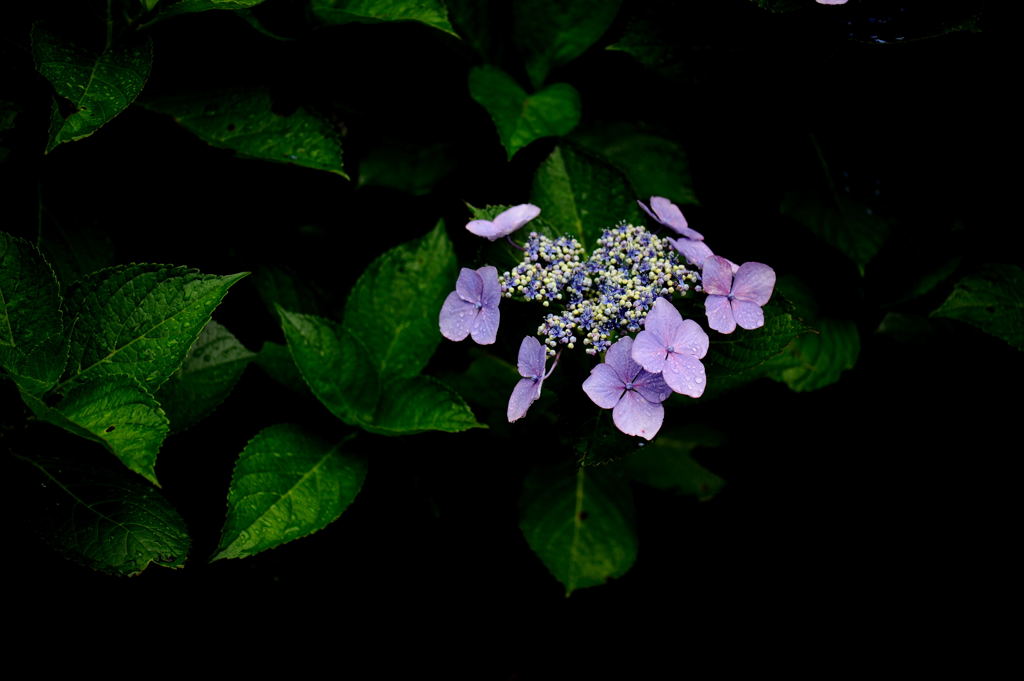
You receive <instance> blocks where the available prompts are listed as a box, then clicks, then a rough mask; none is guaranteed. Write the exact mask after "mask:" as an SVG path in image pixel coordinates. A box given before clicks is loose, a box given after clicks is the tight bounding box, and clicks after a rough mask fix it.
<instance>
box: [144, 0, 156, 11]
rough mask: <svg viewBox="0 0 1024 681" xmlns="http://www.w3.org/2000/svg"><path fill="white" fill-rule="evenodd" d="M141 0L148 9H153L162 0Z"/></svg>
mask: <svg viewBox="0 0 1024 681" xmlns="http://www.w3.org/2000/svg"><path fill="white" fill-rule="evenodd" d="M139 2H140V3H141V4H142V6H143V7H144V8H145V9H146V10H147V11H152V9H153V8H154V7H156V6H157V5H158V4H159V3H160V0H139Z"/></svg>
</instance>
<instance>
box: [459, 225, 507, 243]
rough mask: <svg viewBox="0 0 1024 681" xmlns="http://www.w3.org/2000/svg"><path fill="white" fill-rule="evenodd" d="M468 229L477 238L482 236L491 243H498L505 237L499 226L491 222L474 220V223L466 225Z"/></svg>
mask: <svg viewBox="0 0 1024 681" xmlns="http://www.w3.org/2000/svg"><path fill="white" fill-rule="evenodd" d="M466 229H468V230H469V231H470V232H472V233H473V234H476V235H477V236H482V237H484V238H486V239H490V240H491V241H496V240H498V239H500V238H501V237H503V236H505V235H504V234H501V229H500V228H499V227H498V225H495V224H494V223H493V222H491V221H490V220H473V221H472V222H468V223H466Z"/></svg>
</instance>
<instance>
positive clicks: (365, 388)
mask: <svg viewBox="0 0 1024 681" xmlns="http://www.w3.org/2000/svg"><path fill="white" fill-rule="evenodd" d="M278 312H279V314H280V315H281V328H282V329H283V330H284V335H285V338H286V339H287V340H288V350H289V352H291V356H292V359H293V360H294V361H295V366H296V367H298V370H299V373H300V374H301V375H302V378H303V380H304V381H305V382H306V385H308V386H309V388H310V390H312V391H313V394H314V395H315V396H316V398H317V399H318V400H320V401H321V402H322V403H323V404H324V406H325V407H327V408H328V409H329V410H330V411H331V413H332V414H334V415H335V416H337V417H338V418H339V419H341V420H342V421H344V422H345V423H348V424H349V425H354V426H358V425H363V424H367V423H371V422H372V421H373V414H374V411H375V409H376V407H377V399H378V395H379V388H378V379H377V372H376V371H375V370H374V366H373V363H372V361H371V358H370V354H369V352H368V351H367V350H366V348H365V347H364V346H363V344H362V343H361V342H359V340H358V339H356V337H355V336H353V335H352V333H351V332H349V331H348V330H346V329H343V328H342V327H341V326H340V325H338V324H335V323H334V322H332V321H330V320H329V319H324V318H323V317H317V316H315V315H305V314H299V313H297V312H289V311H287V310H284V309H279V310H278Z"/></svg>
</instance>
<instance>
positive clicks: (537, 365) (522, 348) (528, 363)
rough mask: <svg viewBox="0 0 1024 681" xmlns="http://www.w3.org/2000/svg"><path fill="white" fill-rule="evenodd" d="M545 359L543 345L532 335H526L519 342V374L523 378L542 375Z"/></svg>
mask: <svg viewBox="0 0 1024 681" xmlns="http://www.w3.org/2000/svg"><path fill="white" fill-rule="evenodd" d="M546 361H547V354H546V353H545V352H544V346H543V345H541V344H540V341H539V340H537V339H536V338H534V337H533V336H527V337H526V338H524V339H523V342H522V343H520V344H519V362H518V364H519V375H520V376H522V377H523V378H533V377H534V376H543V375H544V364H545V362H546Z"/></svg>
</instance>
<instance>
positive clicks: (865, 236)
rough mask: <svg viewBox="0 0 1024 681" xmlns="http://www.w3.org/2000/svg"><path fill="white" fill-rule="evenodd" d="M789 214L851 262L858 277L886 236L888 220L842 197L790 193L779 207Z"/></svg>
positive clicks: (856, 202) (838, 195)
mask: <svg viewBox="0 0 1024 681" xmlns="http://www.w3.org/2000/svg"><path fill="white" fill-rule="evenodd" d="M780 210H781V211H782V213H783V215H788V216H789V217H791V218H793V219H794V220H796V221H797V222H799V223H800V224H802V225H803V226H804V227H806V228H807V229H809V230H810V231H811V232H812V233H814V234H816V235H818V236H819V237H820V238H821V239H822V240H824V241H825V242H826V243H828V244H830V245H831V246H833V247H835V248H837V249H838V250H839V251H841V252H842V253H844V254H845V255H846V256H847V257H848V258H849V259H850V260H852V261H853V262H854V263H855V264H856V265H857V268H858V269H859V270H860V273H861V274H864V268H865V266H866V265H867V264H868V262H870V261H871V259H872V258H874V257H875V254H877V253H878V250H879V249H880V248H881V247H882V244H883V243H884V242H885V240H886V238H887V237H888V236H889V230H890V227H891V221H890V220H888V219H884V218H881V217H879V216H877V215H874V214H873V213H872V211H871V210H870V209H869V208H868V207H867V206H865V205H864V204H862V203H860V202H859V201H857V200H855V199H852V198H850V197H849V196H846V195H845V194H838V193H832V194H831V195H822V194H817V193H812V192H790V193H788V194H787V195H786V196H785V198H784V199H783V201H782V206H781V207H780Z"/></svg>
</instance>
